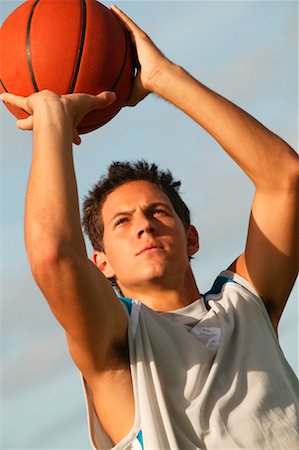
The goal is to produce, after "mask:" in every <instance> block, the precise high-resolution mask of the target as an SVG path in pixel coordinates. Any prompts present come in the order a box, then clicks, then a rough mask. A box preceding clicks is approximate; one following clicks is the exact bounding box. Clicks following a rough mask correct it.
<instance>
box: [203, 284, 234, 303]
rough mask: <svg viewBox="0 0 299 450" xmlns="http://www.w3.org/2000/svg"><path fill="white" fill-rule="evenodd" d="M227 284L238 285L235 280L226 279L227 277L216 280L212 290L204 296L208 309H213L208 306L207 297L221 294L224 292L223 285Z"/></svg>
mask: <svg viewBox="0 0 299 450" xmlns="http://www.w3.org/2000/svg"><path fill="white" fill-rule="evenodd" d="M225 283H236V284H238V283H237V282H236V281H234V280H232V279H230V278H226V277H222V276H219V277H217V278H216V280H215V281H214V284H213V286H212V287H211V289H210V290H209V291H208V292H206V293H205V294H204V295H203V297H204V301H205V304H206V307H207V308H208V309H211V307H210V305H209V304H208V300H207V296H208V295H211V294H212V295H215V294H220V292H221V291H222V287H223V285H224V284H225Z"/></svg>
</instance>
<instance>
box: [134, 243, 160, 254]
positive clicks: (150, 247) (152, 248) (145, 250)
mask: <svg viewBox="0 0 299 450" xmlns="http://www.w3.org/2000/svg"><path fill="white" fill-rule="evenodd" d="M160 250H163V247H162V246H161V245H158V244H154V243H152V244H147V245H145V246H144V247H143V248H142V249H141V250H139V251H138V252H137V253H136V256H139V255H141V254H142V253H155V252H156V251H160Z"/></svg>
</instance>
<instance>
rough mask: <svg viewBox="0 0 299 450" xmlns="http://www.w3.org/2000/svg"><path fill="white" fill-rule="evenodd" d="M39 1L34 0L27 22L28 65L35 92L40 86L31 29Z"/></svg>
mask: <svg viewBox="0 0 299 450" xmlns="http://www.w3.org/2000/svg"><path fill="white" fill-rule="evenodd" d="M38 2H39V0H36V1H35V2H34V5H33V6H32V8H31V11H30V15H29V19H28V24H27V32H26V52H27V61H28V66H29V71H30V76H31V81H32V84H33V87H34V89H35V92H38V91H39V89H38V86H37V83H36V79H35V76H34V72H33V66H32V59H31V49H30V31H31V22H32V16H33V13H34V11H35V8H36V6H37V4H38Z"/></svg>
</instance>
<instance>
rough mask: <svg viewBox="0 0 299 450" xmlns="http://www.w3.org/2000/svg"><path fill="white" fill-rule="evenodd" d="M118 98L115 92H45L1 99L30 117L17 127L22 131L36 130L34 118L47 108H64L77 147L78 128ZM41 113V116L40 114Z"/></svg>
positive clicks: (20, 121) (79, 140) (18, 122)
mask: <svg viewBox="0 0 299 450" xmlns="http://www.w3.org/2000/svg"><path fill="white" fill-rule="evenodd" d="M115 98H116V96H115V93H114V92H108V91H106V92H101V93H100V94H99V95H88V94H66V95H58V94H55V93H54V92H51V91H48V90H43V91H41V92H37V93H34V94H32V95H30V96H29V97H21V96H19V95H14V94H9V93H4V94H2V95H1V96H0V99H1V100H2V101H4V102H5V103H9V104H10V105H13V106H16V107H18V108H22V109H23V110H24V111H26V112H27V113H28V114H29V116H28V117H27V118H26V119H21V120H18V121H17V123H16V125H17V127H18V128H19V129H20V130H32V129H33V128H34V117H35V116H41V114H42V113H43V112H42V111H43V110H45V108H49V107H50V108H51V109H52V112H53V113H55V111H58V109H60V108H63V110H64V112H65V114H66V116H67V118H68V120H70V122H71V125H72V129H73V142H74V143H75V144H77V145H79V144H80V143H81V138H80V136H79V134H78V131H77V126H78V125H79V124H80V122H81V121H82V120H83V118H84V117H85V116H86V115H87V114H88V113H89V112H91V111H93V110H95V109H102V108H106V107H107V106H109V105H110V104H111V103H113V102H114V100H115ZM40 113H41V114H40Z"/></svg>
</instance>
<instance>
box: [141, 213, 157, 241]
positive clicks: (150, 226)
mask: <svg viewBox="0 0 299 450" xmlns="http://www.w3.org/2000/svg"><path fill="white" fill-rule="evenodd" d="M155 231H156V227H155V225H154V223H153V220H152V218H151V217H147V216H145V215H143V216H142V217H140V218H139V221H138V224H137V236H138V237H139V238H140V237H141V236H142V235H143V234H145V233H148V234H154V233H155Z"/></svg>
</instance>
